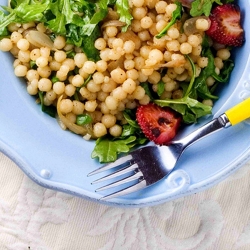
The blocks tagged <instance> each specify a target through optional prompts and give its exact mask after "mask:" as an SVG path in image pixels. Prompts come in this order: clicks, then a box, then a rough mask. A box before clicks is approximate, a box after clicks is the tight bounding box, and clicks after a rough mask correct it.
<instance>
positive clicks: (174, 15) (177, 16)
mask: <svg viewBox="0 0 250 250" xmlns="http://www.w3.org/2000/svg"><path fill="white" fill-rule="evenodd" d="M175 4H176V5H177V8H176V9H175V10H174V11H173V13H172V19H171V21H170V22H169V23H168V24H167V25H166V26H165V28H164V29H163V30H162V31H161V32H160V33H159V34H158V35H156V38H161V37H163V36H164V35H166V33H167V31H168V30H169V28H170V27H171V26H172V25H174V24H175V23H176V21H177V20H178V19H180V18H181V14H182V5H181V3H180V2H178V1H176V2H175Z"/></svg>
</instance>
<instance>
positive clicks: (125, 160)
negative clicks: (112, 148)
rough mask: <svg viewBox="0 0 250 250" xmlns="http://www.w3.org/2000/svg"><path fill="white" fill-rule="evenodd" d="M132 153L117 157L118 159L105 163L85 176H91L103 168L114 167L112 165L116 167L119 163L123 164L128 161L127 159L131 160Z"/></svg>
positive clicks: (103, 169)
mask: <svg viewBox="0 0 250 250" xmlns="http://www.w3.org/2000/svg"><path fill="white" fill-rule="evenodd" d="M132 158H133V157H132V155H126V156H123V157H121V158H119V159H118V160H116V161H115V162H112V163H109V164H106V165H104V166H102V167H100V168H98V169H96V170H94V171H92V172H90V173H89V174H88V175H87V176H91V175H94V174H98V173H101V172H103V171H105V170H108V169H111V168H114V167H117V166H119V165H122V164H124V163H125V162H127V161H129V160H132Z"/></svg>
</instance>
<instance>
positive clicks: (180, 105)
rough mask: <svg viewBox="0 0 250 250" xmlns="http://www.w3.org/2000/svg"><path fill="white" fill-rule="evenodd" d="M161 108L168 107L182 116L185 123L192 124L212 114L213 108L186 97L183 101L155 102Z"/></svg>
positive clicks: (167, 100)
mask: <svg viewBox="0 0 250 250" xmlns="http://www.w3.org/2000/svg"><path fill="white" fill-rule="evenodd" d="M154 102H155V103H156V104H157V105H159V106H161V107H165V106H168V107H170V108H172V109H174V110H175V111H177V112H179V113H180V114H181V115H182V119H183V122H184V123H187V124H191V123H195V122H197V119H198V118H200V117H202V116H205V115H208V114H211V110H212V107H210V106H208V105H204V104H202V103H201V102H199V101H197V100H196V99H193V98H190V97H189V96H185V97H183V98H181V99H166V100H155V101H154Z"/></svg>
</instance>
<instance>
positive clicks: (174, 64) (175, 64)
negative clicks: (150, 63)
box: [158, 59, 186, 68]
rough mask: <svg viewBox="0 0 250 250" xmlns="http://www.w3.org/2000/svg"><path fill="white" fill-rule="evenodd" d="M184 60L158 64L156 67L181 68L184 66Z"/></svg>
mask: <svg viewBox="0 0 250 250" xmlns="http://www.w3.org/2000/svg"><path fill="white" fill-rule="evenodd" d="M185 63H186V60H185V59H183V60H181V59H177V60H172V61H170V62H167V63H164V64H159V65H158V66H159V67H160V68H175V67H181V66H183V65H185Z"/></svg>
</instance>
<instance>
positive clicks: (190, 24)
mask: <svg viewBox="0 0 250 250" xmlns="http://www.w3.org/2000/svg"><path fill="white" fill-rule="evenodd" d="M202 18H203V19H206V20H207V21H208V23H209V26H210V24H211V21H210V19H209V17H206V16H198V17H192V18H189V19H187V20H186V21H185V23H184V25H183V30H184V33H185V34H186V35H188V36H189V35H192V34H195V33H197V32H199V31H200V30H198V29H196V20H197V19H202Z"/></svg>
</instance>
